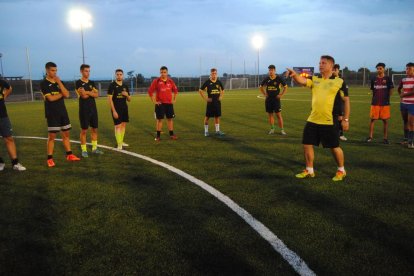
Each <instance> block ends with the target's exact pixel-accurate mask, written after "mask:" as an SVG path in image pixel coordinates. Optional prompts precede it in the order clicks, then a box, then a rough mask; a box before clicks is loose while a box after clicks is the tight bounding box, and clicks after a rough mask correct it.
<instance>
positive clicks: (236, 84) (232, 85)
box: [224, 78, 249, 90]
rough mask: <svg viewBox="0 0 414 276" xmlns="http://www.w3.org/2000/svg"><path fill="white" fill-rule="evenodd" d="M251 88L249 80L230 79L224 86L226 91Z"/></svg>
mask: <svg viewBox="0 0 414 276" xmlns="http://www.w3.org/2000/svg"><path fill="white" fill-rule="evenodd" d="M248 88H249V79H248V78H230V79H227V80H226V83H225V84H224V89H226V90H234V89H248Z"/></svg>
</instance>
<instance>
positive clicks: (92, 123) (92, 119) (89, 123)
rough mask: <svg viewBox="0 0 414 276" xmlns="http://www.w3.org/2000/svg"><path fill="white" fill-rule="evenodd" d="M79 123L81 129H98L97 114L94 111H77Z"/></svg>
mask: <svg viewBox="0 0 414 276" xmlns="http://www.w3.org/2000/svg"><path fill="white" fill-rule="evenodd" d="M79 121H80V125H81V128H82V129H88V128H89V127H91V128H98V112H97V111H96V110H89V111H79Z"/></svg>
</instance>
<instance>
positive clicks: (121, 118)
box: [111, 107, 129, 125]
mask: <svg viewBox="0 0 414 276" xmlns="http://www.w3.org/2000/svg"><path fill="white" fill-rule="evenodd" d="M115 110H116V113H118V119H115V118H114V115H113V113H112V112H111V115H112V120H113V121H114V125H119V124H121V123H128V122H129V114H128V107H127V108H116V107H115Z"/></svg>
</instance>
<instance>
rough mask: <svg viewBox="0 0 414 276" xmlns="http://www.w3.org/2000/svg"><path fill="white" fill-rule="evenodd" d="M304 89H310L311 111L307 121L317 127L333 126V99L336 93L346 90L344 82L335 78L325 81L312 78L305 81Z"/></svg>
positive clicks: (318, 77) (320, 78) (319, 77)
mask: <svg viewBox="0 0 414 276" xmlns="http://www.w3.org/2000/svg"><path fill="white" fill-rule="evenodd" d="M306 87H309V88H311V89H312V111H311V114H310V115H309V117H308V120H307V121H308V122H311V123H314V124H319V125H333V124H334V122H333V116H332V111H333V108H334V102H335V97H336V94H338V92H340V91H345V90H346V84H345V83H344V80H343V79H341V78H336V77H335V76H331V77H330V78H327V79H324V78H322V77H321V76H312V77H311V78H309V79H307V81H306Z"/></svg>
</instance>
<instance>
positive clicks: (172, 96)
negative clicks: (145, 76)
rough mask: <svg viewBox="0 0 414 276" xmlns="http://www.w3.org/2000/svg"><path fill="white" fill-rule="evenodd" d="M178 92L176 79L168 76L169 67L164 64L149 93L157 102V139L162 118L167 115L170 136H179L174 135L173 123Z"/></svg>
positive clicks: (159, 134)
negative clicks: (174, 105)
mask: <svg viewBox="0 0 414 276" xmlns="http://www.w3.org/2000/svg"><path fill="white" fill-rule="evenodd" d="M177 94H178V89H177V86H176V85H175V83H174V81H173V80H172V79H170V78H169V77H168V68H167V67H166V66H162V67H161V68H160V77H159V78H157V79H155V80H154V81H153V82H152V84H151V86H150V88H149V89H148V95H149V96H150V97H151V100H152V102H153V103H154V104H155V116H156V118H157V137H155V141H159V140H160V136H161V130H162V120H163V119H164V118H165V117H167V125H168V130H169V133H170V138H171V139H172V140H177V136H176V135H174V124H173V118H174V117H175V114H174V107H173V104H174V103H175V101H176V98H177Z"/></svg>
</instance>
